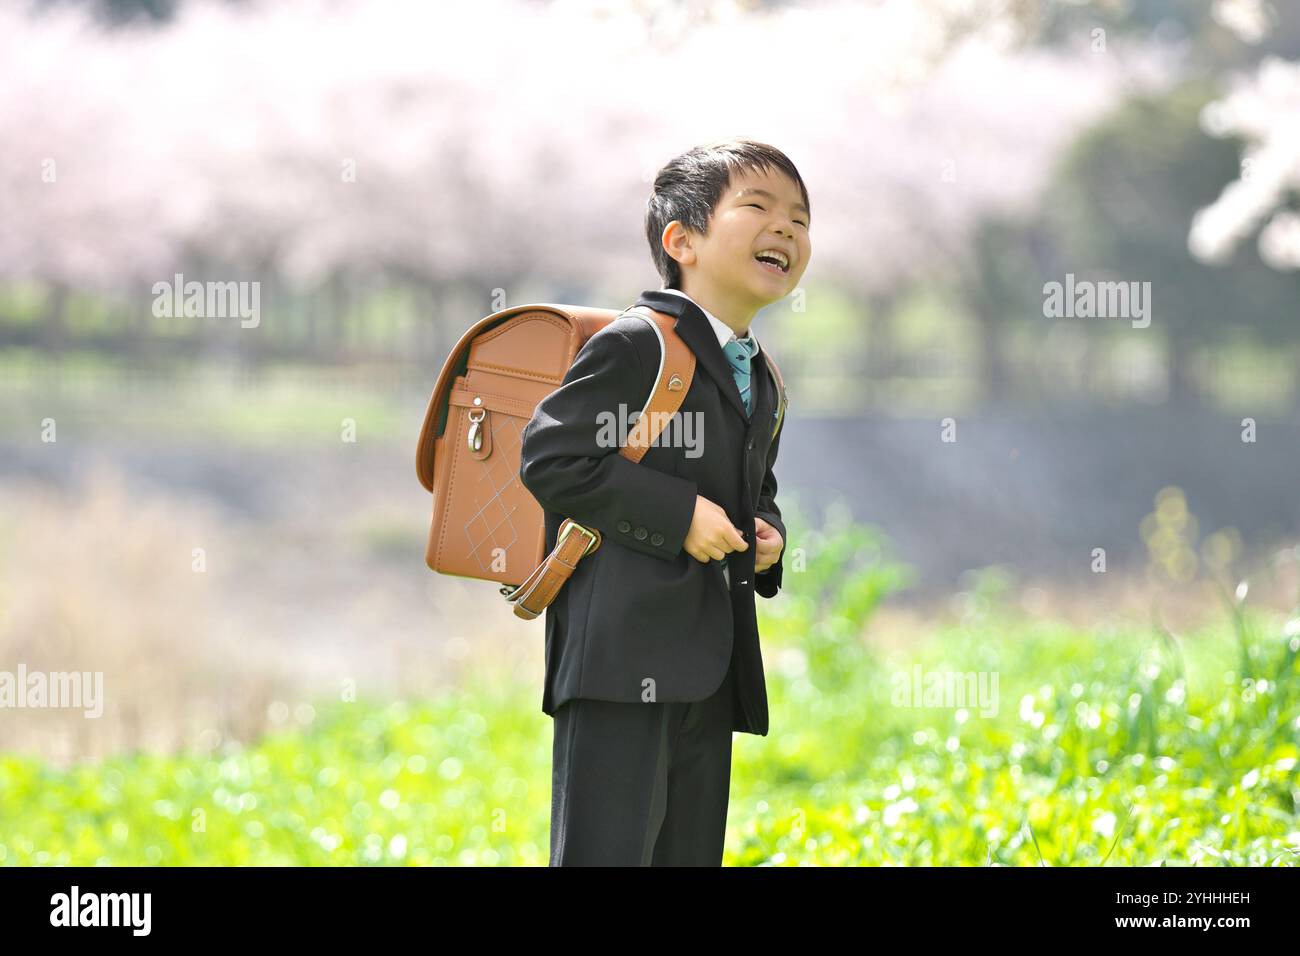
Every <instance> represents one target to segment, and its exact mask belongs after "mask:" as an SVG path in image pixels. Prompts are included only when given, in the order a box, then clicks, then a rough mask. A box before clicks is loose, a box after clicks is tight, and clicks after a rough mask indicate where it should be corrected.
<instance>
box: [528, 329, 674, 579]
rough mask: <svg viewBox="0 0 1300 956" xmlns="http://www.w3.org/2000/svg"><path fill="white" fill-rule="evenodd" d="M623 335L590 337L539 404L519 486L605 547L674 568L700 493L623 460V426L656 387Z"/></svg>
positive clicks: (611, 331)
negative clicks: (599, 538)
mask: <svg viewBox="0 0 1300 956" xmlns="http://www.w3.org/2000/svg"><path fill="white" fill-rule="evenodd" d="M630 321H635V320H630ZM618 326H619V323H618V322H617V320H616V321H615V322H614V323H611V324H610V325H607V326H605V327H604V328H602V329H600V330H599V331H598V332H596V333H595V334H594V335H592V336H591V338H589V339H588V340H587V341H586V343H585V344H584V345H583V347H582V348H581V349H579V351H578V354H577V357H576V358H575V359H574V362H573V364H572V365H571V366H569V370H568V371H567V372H566V373H565V375H564V379H563V381H562V382H561V384H560V387H559V388H557V389H556V390H555V391H553V392H551V393H550V394H549V395H547V396H546V397H545V398H543V399H542V401H541V402H540V403H539V404H538V406H537V409H536V411H534V413H533V416H532V418H531V419H530V420H529V421H528V424H527V425H525V426H524V430H523V434H522V437H521V448H520V454H519V480H520V481H521V482H522V483H523V485H524V487H525V488H527V489H528V490H529V492H531V493H532V495H533V497H534V498H536V499H537V501H538V503H539V504H540V505H541V506H542V508H543V509H545V510H547V511H553V512H557V513H559V514H561V515H564V516H567V517H570V518H572V519H573V520H574V521H576V522H578V523H579V524H583V525H586V526H587V527H590V528H596V529H598V530H599V531H600V533H601V535H602V542H601V546H602V547H603V546H605V545H606V544H618V545H622V546H624V547H627V548H631V549H632V550H634V551H640V552H641V553H643V554H648V555H653V556H654V557H657V558H662V559H664V560H665V561H671V560H673V559H675V558H676V557H677V555H678V554H679V553H680V552H681V550H682V545H683V544H684V542H685V540H686V534H687V532H688V531H689V530H690V527H691V521H692V520H693V519H694V516H695V500H696V495H697V491H696V484H695V482H693V481H689V480H687V479H684V478H680V477H678V476H677V475H670V474H667V473H666V472H662V471H658V470H656V469H654V468H651V467H649V466H647V465H645V464H644V463H637V462H632V461H629V460H628V459H626V458H624V457H623V456H622V455H621V454H619V450H618V439H619V438H620V437H622V434H623V428H622V427H620V425H622V426H623V427H627V426H626V425H624V424H623V423H624V422H626V416H627V415H628V413H632V414H635V413H636V412H638V411H640V409H641V407H642V406H643V405H644V404H645V401H646V397H647V396H648V395H649V394H650V389H651V387H652V385H653V382H652V381H650V380H649V379H648V378H647V374H646V371H645V369H644V368H643V367H642V366H643V363H642V361H641V356H640V352H639V351H638V350H637V348H636V343H635V342H633V341H632V339H631V338H630V337H629V336H628V334H627V332H626V331H625V330H624V329H622V328H619V327H618ZM611 426H612V427H611ZM611 437H612V438H613V440H611ZM638 532H640V534H638Z"/></svg>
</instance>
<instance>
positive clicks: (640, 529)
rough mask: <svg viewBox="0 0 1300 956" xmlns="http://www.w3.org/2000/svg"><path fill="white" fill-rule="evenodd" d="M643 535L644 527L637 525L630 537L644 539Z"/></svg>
mask: <svg viewBox="0 0 1300 956" xmlns="http://www.w3.org/2000/svg"><path fill="white" fill-rule="evenodd" d="M645 536H646V530H645V528H643V527H641V525H637V526H636V530H635V531H633V532H632V537H634V538H636V539H637V540H638V541H644V540H645Z"/></svg>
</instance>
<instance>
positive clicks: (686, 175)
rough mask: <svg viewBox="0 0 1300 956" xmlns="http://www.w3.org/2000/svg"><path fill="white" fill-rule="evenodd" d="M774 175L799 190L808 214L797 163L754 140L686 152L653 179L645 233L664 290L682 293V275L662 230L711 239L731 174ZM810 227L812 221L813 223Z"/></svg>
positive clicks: (810, 206)
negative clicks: (675, 224)
mask: <svg viewBox="0 0 1300 956" xmlns="http://www.w3.org/2000/svg"><path fill="white" fill-rule="evenodd" d="M773 169H776V170H779V171H780V172H783V173H785V174H786V175H787V176H789V177H790V178H791V179H792V180H794V181H795V182H796V183H798V185H799V191H800V192H801V193H803V204H804V205H805V206H807V207H808V208H809V210H810V215H811V209H812V203H810V202H809V201H808V188H807V187H806V186H805V185H804V182H803V177H802V176H800V175H799V170H797V169H795V167H794V163H792V162H790V160H789V158H788V157H787V156H786V155H785V153H783V152H781V151H780V150H779V149H777V148H776V147H775V146H769V145H767V144H766V143H759V142H755V141H754V140H752V139H728V140H719V141H717V142H713V143H706V144H704V145H702V146H696V147H695V148H693V149H690V150H687V151H686V152H684V153H682V154H681V155H680V156H678V157H676V158H675V159H672V160H669V161H668V163H667V164H666V165H665V166H664V167H663V169H661V170H659V172H658V173H656V174H655V181H654V192H653V193H652V194H651V196H650V198H649V199H647V200H646V210H645V233H646V239H647V240H649V242H650V256H651V258H652V259H654V263H655V268H656V269H657V270H658V271H659V275H660V276H661V277H662V278H663V280H664V288H667V289H680V288H681V284H682V270H681V267H680V266H678V265H677V260H675V259H674V258H673V257H672V256H670V255H669V254H668V252H667V251H666V250H665V249H664V247H663V241H662V240H663V234H664V229H666V228H667V226H668V224H669V223H670V222H672V221H673V220H674V219H677V220H680V221H681V223H682V225H684V226H686V227H687V228H688V229H690V230H691V231H693V232H696V233H698V234H700V235H708V233H709V220H710V219H712V218H713V209H714V207H715V206H716V205H717V204H718V200H719V199H721V198H722V194H723V193H724V192H725V191H726V189H727V187H728V185H730V183H731V174H732V173H733V172H742V171H746V170H761V171H763V172H770V171H772V170H773ZM810 222H811V220H810Z"/></svg>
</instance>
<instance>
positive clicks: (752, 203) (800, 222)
mask: <svg viewBox="0 0 1300 956" xmlns="http://www.w3.org/2000/svg"><path fill="white" fill-rule="evenodd" d="M745 205H746V206H753V207H754V208H755V209H762V208H763V207H762V206H760V205H759V204H758V203H756V202H747V203H745ZM764 211H765V212H766V210H764ZM795 222H797V223H798V224H799V225H801V226H803V227H804V228H805V229H807V228H808V223H806V222H804V221H803V220H802V219H796V220H795Z"/></svg>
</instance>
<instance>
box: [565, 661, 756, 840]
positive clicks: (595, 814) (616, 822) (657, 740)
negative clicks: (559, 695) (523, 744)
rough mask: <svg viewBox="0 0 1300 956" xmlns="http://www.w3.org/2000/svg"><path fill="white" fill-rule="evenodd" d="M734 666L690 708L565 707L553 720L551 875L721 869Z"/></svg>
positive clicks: (591, 703)
mask: <svg viewBox="0 0 1300 956" xmlns="http://www.w3.org/2000/svg"><path fill="white" fill-rule="evenodd" d="M732 672H733V667H728V668H727V676H726V677H725V678H723V681H722V684H721V686H719V688H718V689H717V691H716V692H714V694H713V696H712V697H709V698H708V699H707V700H702V701H692V702H689V703H658V702H655V703H631V704H628V703H616V702H614V701H605V700H584V699H577V700H570V701H566V702H565V703H564V704H562V705H561V706H560V708H559V709H558V710H557V711H556V712H555V720H554V730H555V740H554V745H553V748H552V765H551V861H550V865H551V866H721V865H722V849H723V843H724V840H725V836H726V829H727V801H728V798H729V796H730V788H731V735H732V729H731V723H732V707H733V695H734V693H735V690H734V681H733V680H732Z"/></svg>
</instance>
